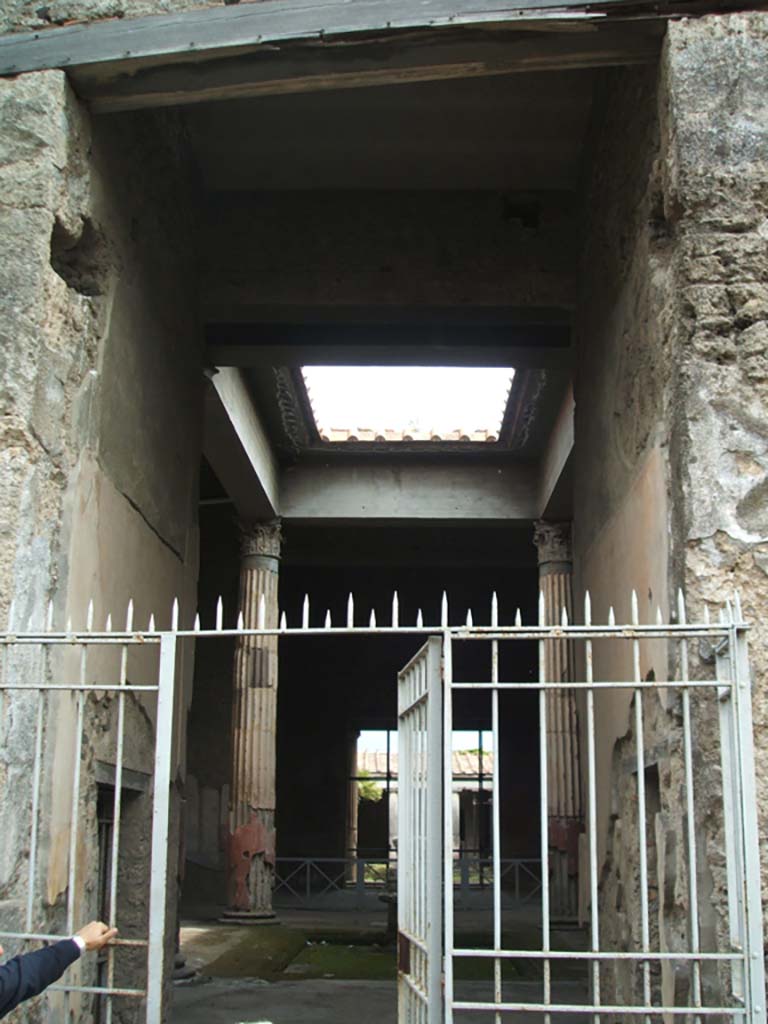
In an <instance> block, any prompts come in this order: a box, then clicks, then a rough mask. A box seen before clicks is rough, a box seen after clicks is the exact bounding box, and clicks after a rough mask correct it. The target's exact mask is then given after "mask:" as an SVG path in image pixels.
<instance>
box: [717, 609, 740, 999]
mask: <svg viewBox="0 0 768 1024" xmlns="http://www.w3.org/2000/svg"><path fill="white" fill-rule="evenodd" d="M722 621H723V617H722V616H721V622H722ZM734 661H735V652H734V650H733V645H732V644H731V643H727V644H721V645H720V646H718V647H717V648H716V649H715V665H716V669H717V679H718V680H719V681H720V682H722V683H723V685H722V686H720V687H718V703H719V705H720V766H721V771H722V779H723V783H722V784H723V829H724V839H725V867H726V885H727V891H728V930H729V937H730V942H731V948H732V949H733V950H738V951H739V952H741V953H742V954H743V953H744V939H743V936H744V933H745V931H746V914H745V909H744V895H745V894H744V888H743V881H742V880H743V879H744V877H745V870H744V848H743V844H742V840H741V837H742V835H743V830H742V826H741V797H740V786H739V783H738V770H737V766H738V758H737V754H736V751H737V742H736V717H735V715H736V711H735V701H734V690H735V679H736V668H735V665H734ZM745 983H746V972H745V964H744V962H743V961H742V960H734V961H732V963H731V989H732V995H733V998H734V999H736V1000H737V1001H739V1002H744V1001H745V992H744V988H745Z"/></svg>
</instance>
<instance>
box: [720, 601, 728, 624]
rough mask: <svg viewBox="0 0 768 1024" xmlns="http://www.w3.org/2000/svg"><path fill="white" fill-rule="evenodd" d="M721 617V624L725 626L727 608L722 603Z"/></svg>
mask: <svg viewBox="0 0 768 1024" xmlns="http://www.w3.org/2000/svg"><path fill="white" fill-rule="evenodd" d="M719 618H720V625H721V626H725V625H726V618H725V608H724V607H723V606H722V605H720V612H719Z"/></svg>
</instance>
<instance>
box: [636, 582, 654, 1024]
mask: <svg viewBox="0 0 768 1024" xmlns="http://www.w3.org/2000/svg"><path fill="white" fill-rule="evenodd" d="M639 621H640V617H639V611H638V604H637V593H636V591H634V590H633V591H632V624H633V625H635V626H637V625H639ZM632 667H633V673H634V680H635V682H636V683H639V682H641V675H640V641H639V640H633V641H632ZM635 748H636V755H637V840H638V847H639V855H640V858H639V859H640V928H641V941H642V946H643V952H644V953H649V952H650V949H651V929H650V922H649V914H648V846H647V844H648V834H647V832H648V828H647V819H646V806H645V733H644V731H643V691H642V689H641V688H640V687H638V688H637V689H636V690H635ZM642 971H643V1003H644V1004H645V1006H650V1005H651V965H650V961H648V960H644V961H643V964H642ZM650 1021H651V1017H650V1014H648V1015H646V1017H645V1024H650Z"/></svg>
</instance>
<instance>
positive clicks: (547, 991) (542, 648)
mask: <svg viewBox="0 0 768 1024" xmlns="http://www.w3.org/2000/svg"><path fill="white" fill-rule="evenodd" d="M546 624H547V623H546V606H545V603H544V593H543V591H542V592H541V593H540V595H539V625H540V626H545V625H546ZM546 645H547V642H546V640H543V639H542V640H539V682H542V683H543V682H546V681H547V678H546V675H547V653H546V650H547V648H546ZM548 757H549V752H548V750H547V691H546V690H544V689H541V690H539V773H540V779H539V817H540V827H541V949H542V952H544V953H548V952H549V950H550V932H549V803H548V800H547V795H548V785H549V779H548V773H547V767H548V765H547V760H548ZM542 966H543V971H544V979H543V980H544V1004H545V1006H549V1004H550V1002H551V1000H552V977H551V962H550V961H549V960H547V959H545V960H543V961H542ZM550 1019H551V1018H550V1014H548V1013H547V1014H545V1015H544V1021H545V1024H549V1021H550Z"/></svg>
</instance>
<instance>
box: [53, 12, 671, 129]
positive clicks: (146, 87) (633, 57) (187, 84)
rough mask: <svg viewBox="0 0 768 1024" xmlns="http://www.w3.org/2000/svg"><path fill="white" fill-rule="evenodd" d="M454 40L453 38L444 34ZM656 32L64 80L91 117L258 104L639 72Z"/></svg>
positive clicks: (279, 58) (429, 44)
mask: <svg viewBox="0 0 768 1024" xmlns="http://www.w3.org/2000/svg"><path fill="white" fill-rule="evenodd" d="M452 34H453V35H455V33H452ZM660 41H661V29H660V26H659V25H658V24H654V25H652V26H649V25H647V24H645V23H644V24H643V26H642V31H640V30H638V28H637V27H634V28H633V29H632V30H627V29H624V30H622V29H620V28H608V29H605V28H602V27H601V28H599V29H598V28H597V27H596V26H594V25H589V26H588V27H587V30H586V31H580V32H560V33H555V32H551V31H550V32H530V31H528V32H515V33H499V34H498V35H494V36H492V37H490V38H489V37H488V36H487V35H486V37H485V38H482V39H471V40H463V41H455V42H443V41H442V40H441V39H437V40H435V39H434V34H433V33H430V37H429V38H428V39H422V38H418V39H416V38H413V36H410V35H409V38H408V39H407V40H403V41H397V42H395V43H394V44H393V43H392V42H389V43H382V42H381V41H377V42H376V43H371V42H369V43H365V44H358V45H354V46H352V45H345V46H338V45H336V46H335V45H333V44H324V45H317V44H315V45H312V46H307V45H302V46H296V45H294V46H293V47H288V48H285V49H281V50H280V51H279V52H275V51H274V50H269V49H263V50H260V51H258V52H254V53H249V54H247V55H241V56H237V55H232V56H229V57H227V58H221V57H219V58H217V59H215V60H207V61H200V62H184V63H179V62H174V63H171V64H166V65H164V66H160V67H158V66H155V67H149V68H138V69H136V68H134V67H125V63H124V62H121V66H120V67H117V66H110V68H111V70H110V72H109V74H108V75H105V73H104V68H103V67H101V66H88V67H85V68H80V69H78V70H77V71H76V72H73V73H72V76H71V77H72V80H73V83H74V85H75V88H76V89H77V92H78V94H79V96H80V97H81V98H82V99H84V100H85V101H86V102H87V103H88V105H89V107H90V108H91V109H92V110H94V111H95V112H99V113H110V112H115V111H122V110H137V109H142V108H147V107H165V106H177V105H181V104H191V103H206V102H211V101H214V100H233V99H234V100H237V99H246V98H253V97H258V96H271V95H281V94H282V95H285V94H290V93H305V92H317V91H322V90H328V89H334V90H338V89H357V88H362V87H365V86H382V85H401V84H404V83H408V82H430V81H441V80H446V79H454V78H481V77H489V76H494V75H509V74H515V73H520V72H531V71H549V70H558V71H562V70H567V69H570V70H576V69H581V68H595V67H608V66H616V65H627V64H642V63H648V62H650V61H653V60H655V59H656V58H657V56H658V52H659V47H660Z"/></svg>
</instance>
